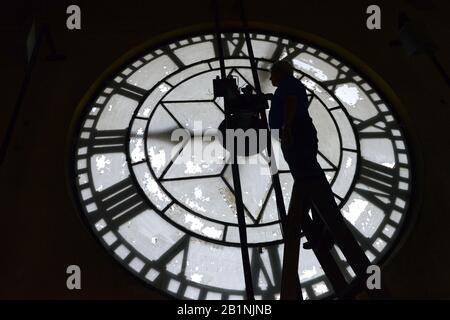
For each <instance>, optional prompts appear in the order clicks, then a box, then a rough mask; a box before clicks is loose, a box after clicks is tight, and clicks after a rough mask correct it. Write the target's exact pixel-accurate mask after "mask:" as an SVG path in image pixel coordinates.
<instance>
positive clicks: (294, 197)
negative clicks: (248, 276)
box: [280, 180, 310, 300]
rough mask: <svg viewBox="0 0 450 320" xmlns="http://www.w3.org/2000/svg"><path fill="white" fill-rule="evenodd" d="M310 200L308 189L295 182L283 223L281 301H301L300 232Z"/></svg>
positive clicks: (299, 182)
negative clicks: (299, 276) (299, 274)
mask: <svg viewBox="0 0 450 320" xmlns="http://www.w3.org/2000/svg"><path fill="white" fill-rule="evenodd" d="M309 207H310V205H309V200H308V193H307V188H306V187H305V186H304V185H303V183H302V182H301V181H297V180H296V181H295V182H294V186H293V187H292V193H291V201H290V203H289V210H288V215H287V217H286V221H284V223H283V234H284V254H283V272H282V276H281V295H280V299H281V300H298V299H301V298H302V296H301V289H300V281H299V279H298V259H299V253H300V252H299V251H300V231H301V224H302V220H303V215H304V214H308V210H309Z"/></svg>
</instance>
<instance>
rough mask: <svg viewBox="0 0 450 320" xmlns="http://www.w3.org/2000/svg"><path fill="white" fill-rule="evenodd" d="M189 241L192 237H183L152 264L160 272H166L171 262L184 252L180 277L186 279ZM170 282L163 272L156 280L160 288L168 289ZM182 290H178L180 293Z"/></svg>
mask: <svg viewBox="0 0 450 320" xmlns="http://www.w3.org/2000/svg"><path fill="white" fill-rule="evenodd" d="M189 240H190V237H189V236H188V235H184V236H182V237H181V238H180V239H179V240H178V241H177V242H175V243H174V244H173V245H172V246H171V247H170V248H169V249H168V250H167V251H166V252H164V253H163V254H162V255H161V256H160V257H159V258H158V259H157V260H156V261H154V262H152V263H151V264H152V265H153V266H155V268H157V269H159V270H165V269H166V267H167V265H168V264H169V262H170V261H172V260H173V259H174V258H175V257H176V256H177V255H178V254H179V253H180V252H183V258H182V262H181V269H180V276H181V277H183V279H185V278H184V277H185V275H184V273H185V270H186V266H187V259H188V250H189ZM169 280H170V278H169V277H167V275H165V272H161V273H160V274H159V276H158V277H157V278H156V279H155V281H154V283H155V285H157V286H159V287H160V288H167V287H168V284H169ZM180 287H181V285H180ZM180 289H181V288H180ZM180 289H179V290H178V292H179V291H180Z"/></svg>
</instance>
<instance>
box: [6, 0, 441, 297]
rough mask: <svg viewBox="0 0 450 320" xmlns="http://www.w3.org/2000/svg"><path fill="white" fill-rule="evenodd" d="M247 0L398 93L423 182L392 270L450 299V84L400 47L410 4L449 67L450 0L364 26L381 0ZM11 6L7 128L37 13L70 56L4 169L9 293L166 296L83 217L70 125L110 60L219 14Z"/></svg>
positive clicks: (392, 278) (39, 92)
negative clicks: (71, 179) (71, 284)
mask: <svg viewBox="0 0 450 320" xmlns="http://www.w3.org/2000/svg"><path fill="white" fill-rule="evenodd" d="M221 2H222V3H223V4H224V8H225V16H226V18H227V19H231V20H236V19H237V18H238V15H237V12H236V11H233V8H231V6H230V4H229V3H232V2H233V1H221ZM247 2H248V7H249V10H248V16H249V20H254V21H260V22H266V23H272V24H276V25H281V26H285V27H289V28H293V29H296V30H301V31H306V32H309V33H312V34H315V35H318V36H320V37H322V38H325V39H327V40H330V41H332V42H334V43H336V44H337V45H339V46H341V47H343V48H345V49H347V50H348V51H350V52H351V53H352V54H353V55H355V56H357V57H358V58H360V59H361V60H362V61H363V62H364V63H365V64H367V65H368V66H370V68H372V69H373V70H375V71H376V72H377V73H378V74H379V75H380V76H381V77H382V78H383V79H384V81H385V82H386V83H387V84H388V85H389V86H390V87H391V88H392V90H393V91H394V92H395V94H396V95H397V96H398V97H399V99H400V101H401V102H402V104H403V105H404V110H403V112H404V119H405V124H406V125H407V130H408V131H409V132H410V133H411V135H413V136H414V137H415V140H414V141H415V142H414V145H412V147H413V148H414V150H415V151H417V154H418V156H419V157H418V159H417V160H418V162H417V164H418V170H421V172H422V176H423V179H422V180H421V181H418V182H417V187H418V190H419V191H420V192H419V193H417V194H416V196H415V198H414V199H413V200H412V206H413V208H414V210H416V211H418V214H417V219H416V220H415V222H414V223H413V224H412V225H411V232H410V234H409V236H408V237H405V238H404V239H403V241H402V243H401V247H400V248H399V250H398V252H397V253H396V254H395V256H394V257H393V258H392V259H391V261H390V262H389V264H388V265H386V266H385V268H384V269H383V277H384V280H385V282H386V286H387V288H388V290H389V291H390V293H391V295H392V297H394V298H450V273H449V272H448V270H450V256H449V254H448V253H449V252H450V232H449V231H450V205H449V196H450V185H449V181H450V171H449V170H448V163H449V161H448V157H449V156H450V148H449V146H450V135H449V134H448V133H447V130H448V127H449V126H448V124H449V120H450V117H449V101H450V97H449V90H448V86H447V85H446V84H445V82H444V80H443V79H442V78H441V77H440V75H439V73H438V72H437V71H436V68H435V67H434V66H433V64H432V62H431V61H430V60H429V59H428V58H427V57H426V56H414V57H407V56H406V55H405V54H404V52H403V51H402V49H401V48H398V47H392V46H389V42H390V41H391V40H393V39H395V38H396V37H397V24H398V21H397V20H398V14H399V12H400V11H404V12H406V13H407V14H408V15H409V16H410V17H411V18H416V19H420V20H421V21H423V22H424V23H425V24H426V25H427V27H428V29H429V30H430V32H431V34H432V36H433V39H434V40H435V42H436V43H437V45H438V46H439V47H440V51H439V52H438V53H437V58H438V59H439V60H440V61H441V63H442V64H443V67H444V68H445V69H446V70H450V60H449V59H448V57H449V54H450V48H449V41H448V40H449V36H450V24H449V23H448V16H447V13H448V12H450V6H449V2H448V1H420V0H414V1H399V0H398V1H383V2H378V3H379V4H380V6H381V9H382V29H381V30H377V31H370V30H367V29H366V28H365V20H366V14H365V9H366V7H367V6H368V5H369V4H373V3H376V2H377V1H370V2H369V1H356V0H355V1H345V2H344V1H331V0H326V1H318V0H317V1H288V0H278V1H268V0H259V1H257V0H249V1H247ZM74 3H76V4H79V5H80V6H81V9H82V30H81V31H68V30H67V29H66V27H65V20H66V17H67V15H66V13H65V11H66V7H67V6H68V5H69V4H74ZM344 3H345V4H344ZM125 4H126V5H125ZM1 6H2V8H1V10H0V26H1V28H0V32H1V38H0V39H1V41H2V46H1V47H2V50H1V52H0V67H1V70H2V71H3V75H2V77H1V78H2V79H1V82H2V88H3V90H2V97H3V99H2V102H3V104H2V106H1V108H0V134H1V135H2V137H3V136H4V134H5V132H6V123H7V120H8V119H9V117H10V116H11V114H12V110H13V107H14V103H15V101H16V99H17V95H18V93H19V89H20V85H21V81H22V78H23V58H24V55H23V41H24V38H25V36H26V32H27V30H28V28H29V25H30V22H31V17H32V15H33V12H36V11H38V12H39V14H40V16H41V17H42V18H43V19H44V20H45V21H47V23H48V24H49V26H50V28H51V31H52V32H53V35H54V38H55V42H56V45H57V48H58V49H59V50H60V51H62V52H64V53H65V54H66V56H67V59H66V60H65V61H61V62H48V61H46V60H45V56H46V54H47V53H48V52H47V50H46V49H45V48H44V49H43V50H41V51H40V55H39V57H38V63H37V65H36V67H35V69H34V70H33V74H32V79H31V80H32V81H31V85H30V87H29V89H28V91H27V94H26V96H25V99H24V103H23V106H22V107H23V108H22V110H21V113H20V116H19V118H18V122H17V127H16V130H15V132H14V135H13V139H12V143H11V145H10V148H9V153H8V156H7V158H6V160H5V162H4V164H3V165H2V167H1V172H0V188H1V189H0V191H1V192H0V195H1V199H2V201H1V209H0V212H1V215H0V216H1V220H2V223H1V224H0V227H1V232H0V240H1V242H0V243H1V244H3V245H2V247H1V249H0V252H1V257H2V259H1V260H2V263H1V264H0V271H1V272H0V275H1V276H0V277H1V286H0V298H43V299H47V298H64V299H65V298H119V299H122V298H123V299H127V298H160V295H159V294H158V293H156V292H154V291H152V290H150V289H148V288H146V287H145V286H144V285H143V284H142V283H141V282H140V281H138V280H137V279H136V278H134V277H133V276H132V275H131V274H130V273H129V272H128V271H125V270H124V269H122V267H120V266H119V265H118V264H117V263H115V262H114V260H113V259H112V258H111V257H109V256H108V254H107V252H106V251H105V250H104V249H103V248H102V247H100V245H98V244H97V242H96V241H94V238H93V236H92V235H91V234H90V232H89V231H88V230H87V228H86V227H85V226H84V225H83V223H82V221H81V219H80V218H79V216H78V212H77V210H76V207H75V206H74V204H73V202H72V200H71V196H70V190H69V188H68V184H67V179H66V176H65V173H66V169H67V152H68V128H69V126H70V123H71V120H72V117H73V115H74V112H75V108H76V106H77V104H78V103H79V101H80V100H81V98H82V97H83V95H84V94H85V92H86V91H87V90H88V89H89V87H90V86H91V85H92V84H93V83H94V81H95V80H96V79H97V78H98V77H99V75H100V74H101V73H102V72H103V71H104V70H105V69H107V68H108V66H110V65H111V64H112V63H113V62H114V61H115V60H116V59H118V58H119V57H120V56H122V55H123V54H125V53H126V52H127V51H128V50H129V49H130V48H132V47H135V46H137V45H139V44H141V43H143V42H145V41H147V40H149V39H152V38H153V37H155V36H156V35H159V34H161V33H165V32H168V31H172V30H175V29H179V28H183V27H186V26H192V25H197V24H201V23H211V22H212V17H211V14H210V6H209V1H206V0H202V1H173V0H172V1H143V0H142V1H136V0H128V1H126V2H111V1H73V2H70V3H69V2H66V1H47V4H46V10H44V11H42V9H41V8H42V6H41V3H40V2H38V1H35V2H29V1H27V2H25V1H15V2H14V4H13V5H8V6H6V5H5V4H2V5H1ZM70 264H77V265H79V266H81V268H82V272H83V274H82V280H83V282H82V286H83V290H81V291H68V290H67V289H66V286H65V282H66V274H65V270H66V267H67V266H68V265H70Z"/></svg>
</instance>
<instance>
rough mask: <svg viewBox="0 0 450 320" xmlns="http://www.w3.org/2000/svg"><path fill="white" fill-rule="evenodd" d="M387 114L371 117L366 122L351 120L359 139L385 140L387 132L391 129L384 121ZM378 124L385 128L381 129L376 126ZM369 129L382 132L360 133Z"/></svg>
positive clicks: (381, 113) (382, 113)
mask: <svg viewBox="0 0 450 320" xmlns="http://www.w3.org/2000/svg"><path fill="white" fill-rule="evenodd" d="M388 114H389V113H385V112H380V113H378V114H377V115H376V116H373V117H372V118H369V119H367V120H364V121H362V120H359V119H356V118H353V123H354V124H355V128H356V130H357V131H358V135H359V138H360V139H377V138H386V137H387V134H388V133H387V131H388V130H390V129H391V128H392V126H391V125H390V123H389V122H386V121H385V116H386V115H388ZM378 122H382V123H383V124H385V126H386V127H381V126H379V125H377V123H378ZM369 127H375V128H377V129H379V130H382V131H381V132H380V131H378V132H362V131H363V130H365V129H367V128H369Z"/></svg>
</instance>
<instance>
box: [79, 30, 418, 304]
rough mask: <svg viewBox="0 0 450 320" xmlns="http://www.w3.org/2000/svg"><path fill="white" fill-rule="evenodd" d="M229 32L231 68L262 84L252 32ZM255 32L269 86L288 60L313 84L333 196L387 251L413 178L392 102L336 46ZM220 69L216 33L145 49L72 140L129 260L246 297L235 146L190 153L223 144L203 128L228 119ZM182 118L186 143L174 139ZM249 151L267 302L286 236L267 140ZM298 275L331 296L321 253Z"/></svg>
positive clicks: (363, 236)
mask: <svg viewBox="0 0 450 320" xmlns="http://www.w3.org/2000/svg"><path fill="white" fill-rule="evenodd" d="M224 37H225V40H224V41H225V42H226V43H225V45H224V47H225V58H226V61H225V66H226V72H227V73H228V74H230V75H232V76H234V77H236V78H237V79H238V83H239V86H243V85H245V84H250V85H253V78H252V75H251V69H250V63H249V60H248V57H247V49H246V46H245V41H244V36H243V34H241V33H229V34H224ZM251 37H252V44H253V48H254V53H255V57H256V59H257V67H258V72H259V76H260V80H261V87H262V91H263V92H264V93H272V92H273V91H274V89H275V88H273V87H272V86H271V84H270V81H269V68H270V66H271V64H272V62H273V61H276V60H279V59H283V58H285V59H290V60H291V61H292V63H293V66H294V67H295V76H296V77H298V78H300V79H301V81H302V82H303V84H304V85H305V86H306V88H307V92H308V95H309V103H310V108H309V111H310V115H311V116H312V118H313V122H314V124H315V126H316V128H317V131H318V138H319V154H318V160H319V163H320V164H321V166H322V168H323V169H324V171H325V173H326V176H327V178H328V180H329V182H330V184H331V185H332V190H333V192H334V194H335V200H336V202H337V203H338V204H339V206H340V208H341V212H342V214H343V216H344V217H345V219H346V220H347V222H348V226H349V227H350V228H351V230H352V232H353V234H354V235H355V237H356V239H357V240H358V242H359V244H360V245H361V247H362V248H363V249H364V251H365V252H366V255H367V256H368V258H369V259H370V260H371V261H372V262H374V263H376V262H378V261H380V259H381V258H382V257H383V256H385V254H386V252H388V251H389V249H390V248H391V247H392V245H393V244H394V241H395V239H396V237H397V235H398V233H399V231H400V229H401V227H402V224H403V222H404V221H405V214H406V213H407V209H408V203H409V196H410V190H411V183H410V181H411V175H412V173H411V171H410V165H409V161H410V160H409V156H408V151H407V144H406V141H405V139H404V136H403V133H402V131H401V130H400V129H399V126H398V123H397V121H396V118H395V116H394V115H393V114H392V113H391V110H390V106H389V104H388V103H387V102H386V101H384V100H383V98H382V95H381V94H380V93H379V92H377V91H376V89H375V88H374V87H373V86H371V85H370V84H369V83H368V82H366V80H365V79H364V77H363V76H362V75H360V74H358V71H357V70H355V69H352V68H351V67H349V66H347V65H346V64H345V63H344V62H342V61H341V60H340V59H339V58H337V57H334V56H332V55H330V54H329V53H325V52H323V51H321V50H320V49H318V48H316V47H314V46H311V45H306V44H304V43H301V42H298V41H295V40H293V39H286V38H283V37H279V36H274V35H270V34H261V33H252V34H251ZM219 74H220V71H219V61H218V54H217V49H216V42H215V38H214V36H213V35H210V34H204V35H199V36H195V37H190V38H186V39H183V40H180V41H175V42H173V43H170V44H168V45H164V46H162V47H159V48H156V49H154V50H150V51H148V52H144V53H143V54H142V55H141V56H140V57H139V58H137V59H136V60H134V61H131V62H130V63H129V64H128V65H124V66H123V68H122V69H121V70H120V72H119V73H117V74H115V75H112V76H111V77H110V79H109V81H108V82H106V83H104V84H103V87H102V88H101V90H100V91H98V93H97V95H96V96H93V97H91V100H90V102H89V104H87V105H86V106H85V112H84V115H83V118H82V119H81V120H80V124H79V131H78V132H77V137H76V148H75V154H74V157H75V163H74V166H75V171H74V173H75V174H74V177H73V179H74V181H75V185H76V188H77V191H78V199H79V201H80V203H81V207H82V211H83V212H82V215H83V216H84V217H85V218H86V221H87V222H88V223H89V225H90V226H91V228H92V230H93V232H94V233H95V234H96V236H97V237H98V238H99V240H100V241H101V243H102V245H103V246H104V247H105V248H106V249H107V250H108V251H109V252H110V253H111V254H112V255H113V256H114V257H115V258H116V259H117V261H119V262H120V263H121V264H123V265H124V266H125V267H126V268H128V270H130V271H131V272H132V273H134V274H135V275H136V276H138V277H139V278H141V279H142V280H143V281H145V282H147V283H149V284H151V285H152V286H153V287H156V288H158V289H160V290H162V291H164V292H167V293H168V294H170V295H172V296H174V297H176V298H181V299H243V298H245V282H244V274H243V265H242V257H241V248H240V241H239V232H238V221H237V215H236V206H235V194H234V190H233V181H232V175H231V165H230V164H229V157H228V155H229V154H228V151H224V152H223V153H222V155H223V156H217V157H216V158H212V159H211V157H209V158H208V159H206V160H205V159H204V158H203V157H201V156H200V157H199V156H198V152H197V153H193V152H192V150H193V149H195V146H200V148H208V146H211V145H213V146H214V144H218V143H219V142H218V141H217V140H214V139H210V137H208V136H207V135H205V134H203V133H204V132H205V130H207V129H211V130H213V129H217V128H218V127H219V125H220V123H221V122H222V120H223V119H224V112H223V103H222V101H221V100H220V99H214V97H213V92H212V80H213V79H214V78H215V77H216V76H217V75H219ZM199 126H200V127H201V128H202V129H200V130H199V129H198V127H199ZM180 128H181V129H185V130H187V132H189V133H190V135H189V136H190V137H191V138H190V139H189V140H188V141H183V142H180V141H179V140H175V139H173V136H172V135H171V132H173V131H174V130H175V129H180ZM272 144H273V148H274V152H275V153H276V154H278V155H279V158H280V161H279V162H278V164H277V165H278V168H279V170H280V171H279V172H280V180H281V187H282V190H283V193H284V194H283V196H284V201H285V205H286V207H288V204H289V200H290V193H291V188H292V184H293V179H292V176H291V174H290V172H289V168H288V166H287V164H286V163H285V161H284V160H283V157H282V155H281V151H280V146H279V142H278V141H277V140H276V139H273V140H272ZM214 147H219V148H220V147H221V145H220V144H219V145H215V146H214ZM250 157H253V158H254V159H253V160H257V161H253V162H252V161H243V162H245V163H243V164H239V170H240V179H241V185H242V196H243V202H244V206H245V219H246V224H247V234H248V242H249V243H248V246H249V255H250V260H251V270H252V277H253V282H254V283H253V286H254V291H255V296H256V298H257V299H258V298H259V299H277V298H278V297H279V289H280V278H281V270H282V265H281V264H282V261H283V259H282V254H283V239H282V235H281V230H280V223H279V217H278V213H277V207H276V202H275V194H274V191H273V186H272V181H271V176H270V174H268V172H269V167H268V164H267V154H266V153H265V151H264V152H262V153H261V154H255V155H252V156H250ZM299 232H300V230H299ZM301 241H302V242H304V241H305V240H304V239H303V238H302V240H301ZM332 251H333V256H334V257H335V258H336V260H337V262H338V264H339V265H340V267H341V269H342V270H343V271H344V272H345V274H346V279H347V281H349V282H350V281H351V279H352V278H353V277H354V273H353V272H352V270H351V268H350V267H349V265H348V264H347V262H346V260H345V258H344V256H343V255H342V253H341V252H340V250H339V248H338V247H336V246H335V247H334V249H333V250H332ZM299 277H300V281H301V283H302V290H303V296H304V297H305V298H307V299H317V298H322V297H326V296H329V295H330V294H332V293H333V289H332V287H331V285H330V282H329V280H328V279H327V276H326V274H324V272H323V270H322V267H321V266H320V264H319V262H318V261H317V259H316V257H315V256H314V253H313V252H312V251H306V250H304V249H303V248H302V249H301V252H300V265H299Z"/></svg>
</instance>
